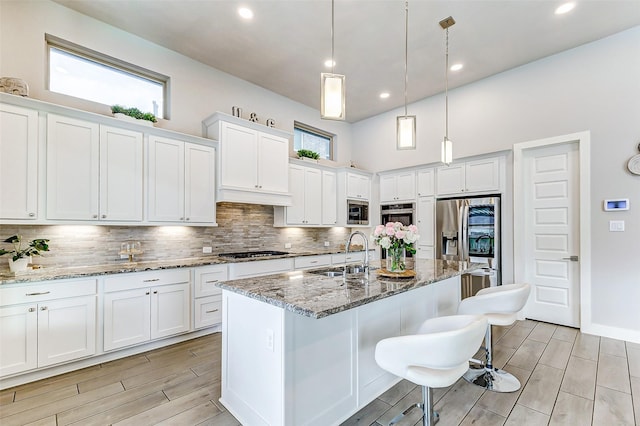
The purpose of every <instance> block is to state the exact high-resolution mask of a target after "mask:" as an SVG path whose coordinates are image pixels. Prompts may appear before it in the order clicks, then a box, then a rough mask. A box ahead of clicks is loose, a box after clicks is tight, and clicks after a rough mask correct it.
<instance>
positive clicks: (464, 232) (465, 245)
mask: <svg viewBox="0 0 640 426" xmlns="http://www.w3.org/2000/svg"><path fill="white" fill-rule="evenodd" d="M460 224H461V227H462V229H461V232H460V238H461V240H462V241H461V244H460V251H461V256H460V260H461V261H469V205H468V204H467V203H465V204H464V205H463V206H462V220H461V221H460Z"/></svg>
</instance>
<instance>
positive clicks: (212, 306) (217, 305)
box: [194, 295, 222, 328]
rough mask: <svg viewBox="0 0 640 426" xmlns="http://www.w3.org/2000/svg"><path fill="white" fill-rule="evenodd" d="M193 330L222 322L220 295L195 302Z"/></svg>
mask: <svg viewBox="0 0 640 426" xmlns="http://www.w3.org/2000/svg"><path fill="white" fill-rule="evenodd" d="M194 311H195V321H194V328H203V327H211V326H213V325H216V324H220V323H221V322H222V295H218V296H209V297H203V298H201V299H196V300H195V306H194Z"/></svg>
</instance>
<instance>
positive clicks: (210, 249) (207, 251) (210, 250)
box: [202, 247, 213, 254]
mask: <svg viewBox="0 0 640 426" xmlns="http://www.w3.org/2000/svg"><path fill="white" fill-rule="evenodd" d="M202 253H204V254H210V253H213V248H211V247H202Z"/></svg>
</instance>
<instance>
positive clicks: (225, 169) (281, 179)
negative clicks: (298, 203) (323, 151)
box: [203, 113, 291, 206]
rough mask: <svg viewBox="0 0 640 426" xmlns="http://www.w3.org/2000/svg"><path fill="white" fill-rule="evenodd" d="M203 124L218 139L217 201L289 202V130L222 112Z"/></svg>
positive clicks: (270, 203)
mask: <svg viewBox="0 0 640 426" xmlns="http://www.w3.org/2000/svg"><path fill="white" fill-rule="evenodd" d="M203 128H204V132H205V133H206V135H207V137H209V138H213V139H217V140H218V142H219V161H218V177H219V181H218V194H217V198H216V199H217V201H230V202H239V203H252V204H266V205H274V206H288V205H291V194H290V193H289V167H288V165H289V137H290V135H289V134H288V133H286V132H283V131H281V130H277V129H273V128H269V127H266V126H263V125H260V124H257V123H252V122H249V121H246V120H242V119H239V118H237V117H232V116H230V115H227V114H222V113H216V114H214V115H212V116H211V117H209V118H207V119H205V120H204V121H203Z"/></svg>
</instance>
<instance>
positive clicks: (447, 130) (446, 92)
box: [444, 27, 449, 139]
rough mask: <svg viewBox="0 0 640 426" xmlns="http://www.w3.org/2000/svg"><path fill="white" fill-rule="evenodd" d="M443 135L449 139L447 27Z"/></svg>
mask: <svg viewBox="0 0 640 426" xmlns="http://www.w3.org/2000/svg"><path fill="white" fill-rule="evenodd" d="M444 105H445V107H444V108H445V112H444V120H445V126H444V137H445V138H447V139H449V28H448V27H447V48H446V50H445V61H444Z"/></svg>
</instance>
